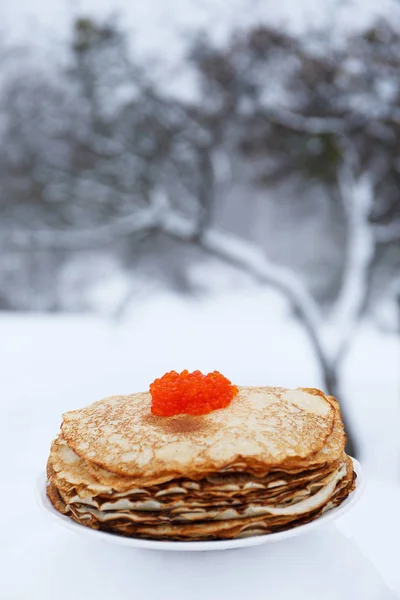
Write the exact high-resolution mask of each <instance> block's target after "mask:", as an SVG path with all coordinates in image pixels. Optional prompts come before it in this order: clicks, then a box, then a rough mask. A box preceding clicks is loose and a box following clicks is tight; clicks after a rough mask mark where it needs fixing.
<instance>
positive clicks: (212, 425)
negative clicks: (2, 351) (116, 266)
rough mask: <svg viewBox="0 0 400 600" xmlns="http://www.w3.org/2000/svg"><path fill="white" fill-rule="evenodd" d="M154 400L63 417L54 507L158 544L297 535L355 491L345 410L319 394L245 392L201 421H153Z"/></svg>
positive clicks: (100, 405) (116, 402) (136, 397)
mask: <svg viewBox="0 0 400 600" xmlns="http://www.w3.org/2000/svg"><path fill="white" fill-rule="evenodd" d="M150 405H151V397H150V395H149V394H147V393H140V394H133V395H131V396H113V397H111V398H106V399H105V400H101V401H99V402H96V403H95V404H93V405H91V406H89V407H87V408H84V409H81V410H77V411H71V412H68V413H65V415H64V417H63V423H62V426H61V433H60V434H59V435H58V436H57V438H56V439H55V440H54V441H53V442H52V445H51V449H50V455H49V458H48V463H47V478H48V487H47V494H48V497H49V499H50V501H51V502H52V504H53V506H54V507H55V508H56V509H57V510H59V511H60V512H61V513H62V514H66V515H68V516H69V517H70V518H72V519H73V520H75V521H76V522H77V523H80V524H81V525H84V526H87V527H92V528H95V529H102V530H104V531H108V532H112V533H115V534H119V535H125V536H135V537H142V538H147V539H160V540H163V539H165V540H167V539H171V540H213V539H230V538H234V537H245V536H249V535H262V534H266V533H271V532H274V531H281V530H284V529H287V528H289V527H295V526H297V525H300V524H302V523H306V522H309V521H311V520H313V519H315V518H318V516H320V515H321V514H323V513H324V512H326V511H327V510H331V509H332V508H334V507H335V506H337V505H339V504H340V503H341V502H342V501H343V500H344V499H345V498H346V497H347V496H348V494H349V493H351V491H352V490H353V489H354V486H355V473H354V470H353V463H352V461H351V459H350V458H349V457H347V456H346V454H345V452H344V447H345V442H346V438H345V433H344V429H343V422H342V418H341V414H340V407H339V404H338V402H337V401H336V400H335V399H334V398H333V397H330V396H325V395H324V394H323V393H322V392H321V391H319V390H316V389H312V388H298V389H297V390H286V389H284V388H271V387H265V388H255V387H253V388H252V387H247V388H245V387H241V388H239V392H238V394H237V395H236V396H235V397H234V399H233V400H232V401H231V403H230V404H229V405H228V407H226V408H224V409H219V410H214V411H212V412H211V413H209V414H206V415H201V416H189V415H177V416H174V417H160V416H154V415H152V414H151V411H150Z"/></svg>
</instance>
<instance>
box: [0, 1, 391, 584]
mask: <svg viewBox="0 0 400 600" xmlns="http://www.w3.org/2000/svg"><path fill="white" fill-rule="evenodd" d="M0 31H1V36H0V64H1V68H0V250H1V253H0V336H1V341H2V343H1V345H0V356H1V358H0V364H1V366H2V368H1V388H2V395H1V400H0V402H1V407H2V411H3V415H5V421H4V422H5V423H6V429H7V431H8V432H9V435H8V437H7V435H5V436H3V440H2V441H3V442H4V441H6V440H9V439H10V436H11V438H12V439H14V436H16V435H17V432H18V431H19V430H20V428H21V427H23V428H24V439H23V442H21V443H22V445H23V447H24V448H25V450H26V452H24V453H22V452H21V453H20V454H19V455H18V456H17V458H16V459H15V460H14V463H11V465H9V466H7V465H6V466H5V469H6V470H7V469H9V472H8V473H7V476H8V477H9V481H10V484H11V485H13V489H17V490H19V491H20V492H21V494H20V497H21V502H22V497H23V496H24V494H25V493H26V489H25V486H26V481H24V474H25V475H26V478H27V479H28V480H29V478H31V477H32V473H37V472H38V471H40V470H41V469H42V468H43V465H44V463H45V460H46V455H47V452H48V447H49V443H50V440H51V439H52V437H53V436H54V434H55V433H56V432H57V430H58V427H59V424H60V416H61V413H62V412H64V411H66V410H69V409H73V408H78V407H80V406H83V405H85V404H88V403H90V402H92V401H95V400H97V399H99V398H101V397H105V396H107V395H111V394H115V393H122V394H124V393H131V392H134V391H139V390H142V389H146V388H147V386H148V384H149V383H150V382H151V381H152V380H154V379H155V378H156V377H158V376H160V375H161V374H163V373H164V372H165V371H168V370H170V369H175V370H178V371H179V370H182V369H184V368H188V369H190V370H194V369H200V370H202V371H203V372H208V371H210V370H214V369H217V370H220V371H221V372H222V373H223V374H225V375H226V376H227V377H229V378H230V379H231V380H232V381H233V382H235V383H238V384H243V385H246V384H247V385H267V384H270V385H281V386H288V387H297V386H303V387H320V388H322V389H324V390H325V391H327V392H329V393H331V394H333V395H335V396H336V397H337V398H338V399H339V400H340V402H341V405H342V408H343V413H344V417H345V421H346V428H347V431H348V435H349V451H350V452H352V453H353V454H355V455H356V456H357V457H358V458H359V459H360V460H361V461H362V463H363V465H364V468H365V470H366V472H367V473H368V475H369V476H370V477H371V478H372V479H373V480H374V481H380V482H381V483H382V486H389V487H387V488H386V489H395V487H396V489H397V486H398V483H399V481H400V441H399V435H398V431H399V425H400V419H399V404H400V150H399V149H400V79H399V72H400V5H399V4H398V3H397V2H382V3H380V4H379V7H377V6H376V4H375V3H372V2H361V1H360V2H351V1H350V0H349V1H335V2H333V1H332V2H326V3H320V2H316V1H315V2H314V1H311V0H307V1H304V2H302V3H301V8H300V5H299V4H297V3H296V2H294V1H291V0H284V1H281V2H280V3H279V5H277V4H276V3H272V2H261V1H258V0H254V1H252V0H232V1H231V2H229V3H226V2H224V3H223V2H215V1H213V2H212V1H211V0H197V1H196V0H191V1H190V2H189V1H188V0H174V1H173V2H168V3H162V2H159V1H156V0H152V1H148V2H145V3H143V2H138V3H132V5H130V4H129V3H127V2H124V1H123V0H119V2H112V3H111V2H108V1H107V0H104V1H103V2H102V3H99V2H93V1H89V0H88V1H71V2H66V1H61V0H59V1H57V2H53V3H49V2H45V1H43V2H41V3H38V4H37V3H33V2H31V1H30V0H18V1H14V2H12V3H6V4H2V5H1V6H0ZM18 457H20V458H18ZM17 463H18V464H17ZM16 496H17V497H18V494H16ZM25 514H26V518H29V511H28V512H27V513H25ZM399 531H400V524H399ZM22 535H23V532H22V529H21V536H22ZM396 582H397V584H398V585H399V589H400V580H399V579H398V578H397V580H396Z"/></svg>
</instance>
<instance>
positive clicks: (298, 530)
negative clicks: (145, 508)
mask: <svg viewBox="0 0 400 600" xmlns="http://www.w3.org/2000/svg"><path fill="white" fill-rule="evenodd" d="M352 460H353V463H354V470H355V472H356V473H357V486H356V489H355V490H354V491H353V492H352V493H351V494H350V495H349V496H348V497H347V498H346V500H344V502H342V504H340V506H337V507H336V508H333V509H332V510H330V511H328V512H326V513H325V514H323V515H322V516H321V517H318V518H317V519H315V520H314V521H311V522H310V523H306V524H305V525H298V526H297V527H293V528H292V529H287V530H286V531H279V532H276V533H268V534H266V535H257V536H253V537H247V538H239V539H234V540H216V541H206V542H173V541H158V540H143V539H139V538H133V537H124V536H122V535H117V534H114V533H108V532H106V531H100V530H97V529H91V528H90V527H85V526H84V525H79V524H78V523H76V522H75V521H73V520H72V519H70V518H69V517H66V516H65V515H62V514H61V513H59V512H58V511H57V510H56V509H55V508H54V507H53V505H52V504H51V502H50V500H49V499H48V498H47V495H46V476H45V475H44V474H43V475H41V476H40V477H39V478H38V481H37V489H36V496H37V500H38V502H39V504H40V506H41V507H42V509H43V510H45V511H46V512H47V513H48V514H49V515H50V516H51V517H52V518H53V519H56V520H57V522H58V523H59V524H60V525H63V526H64V527H67V529H70V530H71V531H75V532H76V533H80V534H82V535H86V536H91V537H93V538H94V539H97V540H103V541H104V542H111V543H112V544H119V545H120V546H131V547H133V548H145V549H147V550H175V551H205V550H230V549H232V548H244V547H247V546H259V545H261V544H270V543H272V542H279V541H281V540H285V539H287V538H291V537H296V536H298V535H301V534H303V533H307V532H308V531H311V530H312V529H314V528H315V527H319V526H321V525H325V524H326V523H327V522H328V521H332V520H333V519H337V518H338V517H341V516H342V515H343V514H344V513H345V512H347V511H348V510H349V509H350V508H351V507H352V506H354V504H356V502H357V501H358V499H359V498H360V496H361V493H362V491H363V489H364V486H365V478H364V476H363V473H362V469H361V465H360V463H359V462H358V461H357V460H355V459H354V458H353V459H352Z"/></svg>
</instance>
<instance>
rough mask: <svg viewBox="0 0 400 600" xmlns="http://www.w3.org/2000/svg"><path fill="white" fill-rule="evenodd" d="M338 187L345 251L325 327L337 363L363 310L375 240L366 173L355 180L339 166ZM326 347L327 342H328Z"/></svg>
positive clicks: (347, 168) (346, 168) (346, 166)
mask: <svg viewBox="0 0 400 600" xmlns="http://www.w3.org/2000/svg"><path fill="white" fill-rule="evenodd" d="M338 185H339V191H340V195H341V197H342V201H343V207H344V211H345V215H346V226H347V236H346V239H347V249H346V258H345V266H344V272H343V276H342V283H341V288H340V291H339V294H338V297H337V299H336V302H335V307H334V309H333V311H332V313H331V317H330V319H329V323H328V333H329V345H330V351H331V353H332V356H333V357H334V359H335V360H340V358H341V356H342V354H343V352H344V351H345V349H346V347H347V344H348V340H349V339H350V337H351V335H352V332H353V329H354V326H355V324H356V322H357V320H358V318H359V316H360V313H361V311H362V309H363V306H364V303H365V299H366V296H367V291H368V278H369V268H370V265H371V261H372V259H373V256H374V247H375V239H374V234H373V232H372V228H371V226H370V223H369V217H370V213H371V209H372V205H373V197H374V196H373V195H374V188H373V182H372V180H371V178H370V176H369V174H368V173H363V174H361V175H360V176H358V177H356V176H354V174H353V173H352V169H351V166H350V165H349V164H344V165H342V167H341V169H340V171H339V174H338ZM327 343H328V341H327Z"/></svg>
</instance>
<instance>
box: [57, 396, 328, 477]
mask: <svg viewBox="0 0 400 600" xmlns="http://www.w3.org/2000/svg"><path fill="white" fill-rule="evenodd" d="M150 406H151V396H150V394H148V393H139V394H133V395H132V396H112V397H110V398H106V399H104V400H100V401H99V402H95V403H94V404H92V405H91V406H89V407H86V408H83V409H81V410H76V411H72V412H68V413H65V414H64V416H63V424H62V432H63V437H64V439H65V440H66V442H67V444H68V446H69V447H71V448H72V449H73V450H74V451H75V452H76V454H78V455H79V456H81V457H82V458H84V459H85V460H88V461H90V462H91V463H94V464H96V465H98V466H100V467H102V468H103V469H105V470H107V471H111V472H113V473H117V474H119V475H128V476H131V477H134V478H135V479H136V482H137V483H138V484H141V483H143V484H145V483H147V484H149V485H150V484H155V483H159V482H162V481H168V479H174V478H177V477H180V476H184V477H189V478H192V479H196V478H198V479H200V478H202V477H204V476H206V475H207V474H211V473H214V472H216V471H219V470H221V469H224V468H228V467H229V468H232V467H234V466H235V465H237V466H240V469H242V470H247V471H249V472H252V473H254V474H257V473H260V472H265V470H266V469H267V468H272V467H274V466H277V465H279V464H281V463H284V462H285V461H288V462H290V461H292V463H294V462H295V461H296V460H298V459H305V458H307V457H309V456H310V455H312V454H316V453H317V452H318V451H319V450H321V449H322V448H323V447H324V445H325V442H326V440H327V438H328V436H329V435H330V433H331V432H332V429H333V424H334V419H335V409H334V407H333V405H332V403H331V402H330V401H329V400H328V398H327V397H326V396H324V395H323V394H322V392H321V395H316V394H314V393H309V392H307V391H304V390H300V389H299V390H285V389H283V388H267V387H266V388H256V387H255V388H249V387H247V388H244V387H242V388H239V392H238V394H237V396H235V397H234V399H233V400H232V402H231V403H230V405H229V406H227V407H226V408H224V409H220V410H215V411H213V412H211V413H209V414H207V415H202V416H188V415H178V416H174V417H156V416H154V415H152V414H151V412H150ZM243 466H245V469H243Z"/></svg>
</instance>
